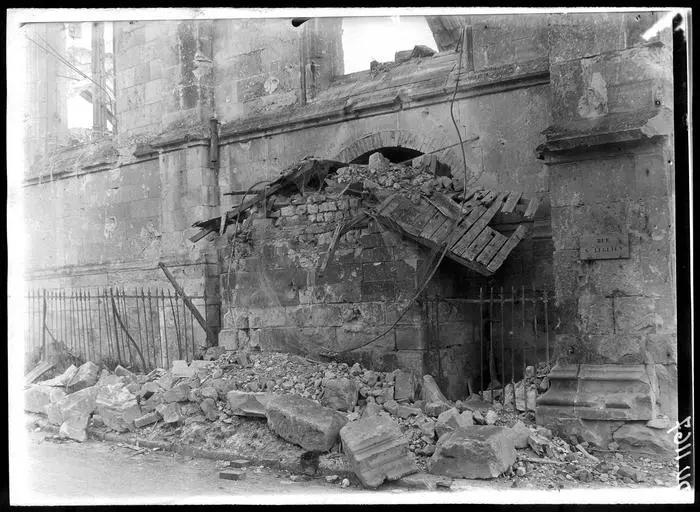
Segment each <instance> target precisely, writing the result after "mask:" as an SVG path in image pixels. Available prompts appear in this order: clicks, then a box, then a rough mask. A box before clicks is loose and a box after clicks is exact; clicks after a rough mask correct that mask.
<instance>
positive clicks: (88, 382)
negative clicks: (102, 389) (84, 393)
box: [66, 361, 100, 393]
mask: <svg viewBox="0 0 700 512" xmlns="http://www.w3.org/2000/svg"><path fill="white" fill-rule="evenodd" d="M99 371H100V367H99V366H97V365H96V364H95V363H93V362H92V361H88V362H87V363H85V364H82V365H80V368H78V371H77V372H75V375H74V376H73V378H72V379H71V380H70V381H69V382H68V384H66V393H75V392H76V391H80V390H81V389H84V388H88V387H90V386H94V385H95V384H96V383H97V379H98V375H99Z"/></svg>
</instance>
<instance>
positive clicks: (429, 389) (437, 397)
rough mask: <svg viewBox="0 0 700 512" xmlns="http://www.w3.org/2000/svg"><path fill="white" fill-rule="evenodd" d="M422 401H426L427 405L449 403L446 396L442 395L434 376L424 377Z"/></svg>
mask: <svg viewBox="0 0 700 512" xmlns="http://www.w3.org/2000/svg"><path fill="white" fill-rule="evenodd" d="M420 397H421V400H425V401H426V402H427V403H431V402H438V403H440V402H442V403H447V402H448V400H447V398H445V395H443V394H442V391H440V388H439V387H438V385H437V382H435V379H434V378H433V376H432V375H423V386H422V388H421V395H420Z"/></svg>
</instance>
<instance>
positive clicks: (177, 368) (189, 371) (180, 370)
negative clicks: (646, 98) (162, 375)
mask: <svg viewBox="0 0 700 512" xmlns="http://www.w3.org/2000/svg"><path fill="white" fill-rule="evenodd" d="M170 373H171V374H172V376H173V377H175V378H179V377H184V378H189V377H194V374H195V373H196V369H195V368H193V367H190V366H188V365H187V361H185V360H177V361H173V366H172V369H171V370H170Z"/></svg>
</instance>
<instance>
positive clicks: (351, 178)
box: [327, 153, 464, 199]
mask: <svg viewBox="0 0 700 512" xmlns="http://www.w3.org/2000/svg"><path fill="white" fill-rule="evenodd" d="M329 181H330V184H331V185H333V183H332V182H333V181H337V183H338V184H341V185H342V184H352V183H362V184H363V185H364V187H365V188H366V189H369V190H373V189H389V190H394V191H400V192H402V193H404V194H405V195H406V196H407V197H409V198H414V199H417V198H418V196H419V194H423V195H427V196H429V195H431V194H432V193H433V191H437V192H440V193H443V194H445V195H448V196H456V195H457V194H456V193H458V192H461V191H462V190H464V178H462V177H461V176H454V177H451V176H450V171H449V170H448V169H447V168H446V167H445V166H444V164H442V163H440V162H439V161H438V160H437V158H436V157H435V155H420V156H418V157H416V158H414V159H413V160H411V162H410V165H405V164H403V163H393V162H390V161H389V160H388V159H387V158H385V157H384V156H383V155H382V154H381V153H373V154H371V155H370V157H369V162H368V164H367V165H362V164H350V165H349V166H348V167H341V168H340V169H338V170H337V171H336V172H335V175H334V177H333V178H331V179H329V180H327V183H328V182H329Z"/></svg>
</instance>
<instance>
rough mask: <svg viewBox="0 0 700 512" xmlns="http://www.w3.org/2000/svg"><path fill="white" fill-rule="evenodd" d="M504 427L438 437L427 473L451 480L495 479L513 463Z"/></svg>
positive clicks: (464, 430)
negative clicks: (450, 478)
mask: <svg viewBox="0 0 700 512" xmlns="http://www.w3.org/2000/svg"><path fill="white" fill-rule="evenodd" d="M505 428H506V427H496V426H491V425H489V426H476V425H475V426H470V427H462V428H458V429H456V430H455V431H453V432H450V433H448V434H445V435H444V436H442V437H441V438H440V440H439V441H438V442H437V445H436V447H435V453H434V454H433V455H432V457H431V458H430V461H429V463H428V468H429V472H430V473H432V474H435V475H443V476H449V477H452V478H482V479H487V478H496V477H497V476H499V475H500V474H501V473H503V472H504V471H506V470H507V469H508V468H509V467H510V466H512V465H513V464H514V463H515V457H516V454H515V446H514V445H513V441H512V440H511V439H509V438H508V436H507V435H505V433H504V429H505Z"/></svg>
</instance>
